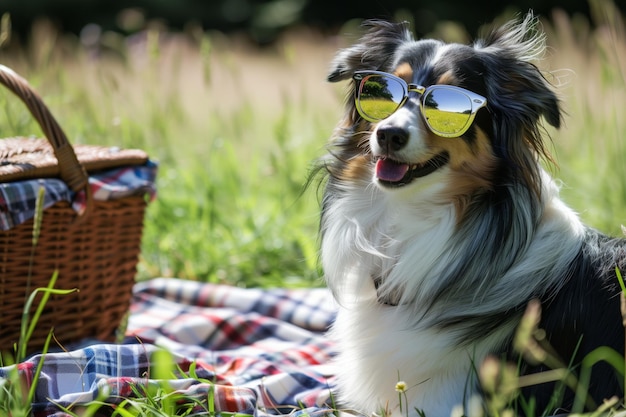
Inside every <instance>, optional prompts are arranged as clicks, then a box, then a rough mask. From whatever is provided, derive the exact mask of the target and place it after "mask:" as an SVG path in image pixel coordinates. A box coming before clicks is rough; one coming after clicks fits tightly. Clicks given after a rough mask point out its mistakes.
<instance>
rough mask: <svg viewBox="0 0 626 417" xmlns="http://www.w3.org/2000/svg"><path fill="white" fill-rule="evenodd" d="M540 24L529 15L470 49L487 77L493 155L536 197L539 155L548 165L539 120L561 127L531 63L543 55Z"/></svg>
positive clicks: (552, 98)
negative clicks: (501, 159)
mask: <svg viewBox="0 0 626 417" xmlns="http://www.w3.org/2000/svg"><path fill="white" fill-rule="evenodd" d="M538 24H539V23H538V20H537V19H536V18H535V17H534V16H533V15H532V13H529V14H527V15H526V16H525V17H524V19H522V20H521V21H519V22H515V21H514V22H510V23H508V24H506V25H504V26H502V27H500V28H498V29H495V30H494V31H492V32H491V33H490V34H488V35H487V36H486V37H485V38H484V39H483V40H482V41H478V42H477V43H476V44H475V45H474V47H475V48H476V50H477V51H479V52H480V53H481V56H482V58H483V60H484V64H485V68H486V72H485V74H484V77H485V87H486V89H487V106H488V108H489V112H490V114H491V118H492V123H493V130H494V131H493V134H494V138H493V142H494V151H495V153H496V155H497V156H499V157H501V158H503V159H506V160H508V161H509V163H510V164H509V165H510V166H511V168H512V169H513V170H515V171H516V174H515V175H516V176H517V177H518V178H521V179H522V180H523V182H524V183H525V184H526V186H527V187H528V189H531V190H534V191H535V193H540V189H541V181H540V176H541V174H540V171H539V168H538V165H537V163H536V158H537V156H539V157H541V158H543V159H545V160H547V161H552V158H551V156H550V153H549V152H548V150H547V148H546V146H545V144H544V140H543V133H545V132H544V131H543V129H542V128H541V124H540V119H541V117H542V116H543V117H544V118H545V120H546V121H547V122H548V123H549V124H550V125H552V126H554V127H556V128H558V127H560V125H561V109H560V105H559V99H558V98H557V96H556V94H555V93H554V91H553V88H552V86H551V85H550V83H549V82H548V81H547V80H546V78H545V77H544V75H543V74H542V73H541V71H540V70H539V69H538V68H537V66H536V65H535V64H534V63H533V62H534V61H535V60H537V59H539V58H541V56H542V54H543V53H544V51H545V35H544V34H543V32H541V31H539V30H538V27H537V26H538Z"/></svg>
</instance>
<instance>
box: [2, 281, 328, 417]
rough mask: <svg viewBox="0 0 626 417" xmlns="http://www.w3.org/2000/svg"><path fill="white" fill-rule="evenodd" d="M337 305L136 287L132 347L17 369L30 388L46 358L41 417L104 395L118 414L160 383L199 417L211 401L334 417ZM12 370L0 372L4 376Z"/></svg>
mask: <svg viewBox="0 0 626 417" xmlns="http://www.w3.org/2000/svg"><path fill="white" fill-rule="evenodd" d="M331 300H332V297H330V294H329V293H328V291H327V290H325V289H301V290H285V289H272V290H261V289H241V288H236V287H230V286H222V285H213V284H201V283H197V282H191V281H183V280H175V279H155V280H151V281H148V282H145V283H139V284H136V286H135V290H134V297H133V303H132V306H131V314H130V316H129V321H128V329H127V332H126V343H125V344H122V345H105V344H93V345H90V346H87V347H84V348H82V349H77V350H74V351H70V352H65V353H53V354H48V355H46V356H45V358H42V357H41V356H34V357H32V358H31V359H30V360H27V361H25V362H23V363H21V364H18V369H19V371H20V372H21V373H22V374H23V375H24V377H25V378H26V380H27V381H32V378H33V373H34V371H35V369H36V367H37V364H38V363H39V362H40V361H42V360H44V363H43V370H42V373H41V379H40V382H39V385H38V387H37V393H36V397H35V403H34V405H33V407H34V415H35V416H44V415H55V416H66V415H67V414H65V413H64V412H62V411H60V409H59V407H58V405H61V406H63V407H69V408H72V409H76V407H78V406H80V405H81V404H85V403H87V402H89V401H93V400H95V399H96V398H98V395H102V393H105V395H104V396H105V398H106V400H105V401H106V402H107V403H109V404H112V405H113V406H115V404H119V403H120V402H121V401H123V399H124V398H129V397H133V396H136V395H137V392H138V387H140V388H141V390H146V389H149V387H150V386H153V387H159V386H162V385H160V384H163V382H166V383H167V384H168V386H169V387H171V388H172V389H175V390H177V391H178V392H180V393H183V394H185V395H186V396H187V397H189V398H196V399H198V401H199V403H198V405H197V406H196V408H197V409H196V410H195V411H196V412H197V414H196V415H207V414H205V413H206V412H207V411H206V410H207V408H206V407H207V401H212V402H213V404H214V409H215V411H216V412H217V413H218V414H219V413H221V414H222V415H228V414H229V413H237V414H248V415H255V416H258V417H264V416H268V415H277V414H279V415H280V414H294V415H299V414H302V415H315V414H327V413H331V411H330V408H329V406H328V403H329V402H331V401H330V400H331V398H332V397H331V394H330V391H331V388H332V385H333V377H332V370H331V369H330V366H329V365H328V363H329V360H330V359H331V357H332V356H333V354H334V350H333V344H332V343H331V342H330V341H328V340H327V339H326V337H325V335H324V332H325V330H326V329H327V328H328V326H329V325H330V324H331V322H332V320H333V318H334V314H335V306H334V305H333V304H332V301H331ZM163 352H169V354H167V355H166V356H165V358H166V359H165V360H166V361H167V362H174V363H175V364H176V367H177V371H176V375H173V376H171V377H165V378H164V377H163V372H162V370H161V371H160V370H159V360H158V359H157V358H159V357H161V358H162V357H163ZM169 355H171V356H169ZM161 360H162V359H161ZM11 369H14V368H11V367H6V368H0V377H2V376H3V375H6V373H7V372H9V371H10V370H11ZM192 376H193V377H192ZM209 398H210V399H211V400H209ZM192 415H193V414H192Z"/></svg>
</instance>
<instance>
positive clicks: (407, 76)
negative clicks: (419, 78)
mask: <svg viewBox="0 0 626 417" xmlns="http://www.w3.org/2000/svg"><path fill="white" fill-rule="evenodd" d="M393 75H395V76H396V77H399V78H402V79H403V80H404V81H405V82H406V83H407V84H410V83H412V82H413V68H412V67H411V65H410V64H408V63H406V62H404V63H402V64H400V65H399V66H398V68H396V70H395V71H394V72H393Z"/></svg>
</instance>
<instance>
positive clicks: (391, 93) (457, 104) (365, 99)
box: [354, 71, 487, 137]
mask: <svg viewBox="0 0 626 417" xmlns="http://www.w3.org/2000/svg"><path fill="white" fill-rule="evenodd" d="M354 79H355V81H356V82H357V83H358V86H357V90H356V107H357V110H358V112H359V114H360V115H361V116H362V117H363V118H364V119H365V120H367V121H370V122H378V121H380V120H383V119H386V118H387V117H389V116H391V115H392V114H393V113H394V112H395V111H397V110H398V109H399V108H400V107H402V105H404V103H405V102H406V100H407V98H408V94H409V92H416V93H418V94H420V95H421V97H420V112H421V113H422V116H423V118H424V121H425V122H426V125H427V126H428V127H429V128H430V130H432V131H433V133H435V134H437V135H439V136H443V137H457V136H461V135H462V134H463V133H465V132H466V131H467V129H469V127H470V126H471V124H472V121H473V120H474V116H475V114H476V112H477V111H478V109H480V108H481V107H484V106H485V105H486V104H487V100H486V99H485V98H484V97H481V96H479V95H478V94H474V93H472V92H471V91H467V90H465V89H463V88H460V87H455V86H451V85H432V86H430V87H428V88H424V87H422V86H418V85H415V84H407V83H406V82H404V80H403V79H401V78H398V77H396V76H395V75H392V74H387V73H384V72H379V71H362V72H357V73H356V74H355V75H354Z"/></svg>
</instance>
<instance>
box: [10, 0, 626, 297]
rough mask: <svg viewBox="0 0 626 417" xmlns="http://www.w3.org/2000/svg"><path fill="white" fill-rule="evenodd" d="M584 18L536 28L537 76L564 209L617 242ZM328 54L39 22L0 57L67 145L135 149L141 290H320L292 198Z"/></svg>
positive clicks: (330, 119)
mask: <svg viewBox="0 0 626 417" xmlns="http://www.w3.org/2000/svg"><path fill="white" fill-rule="evenodd" d="M603 7H605V9H606V8H609V7H610V5H609V6H603ZM596 9H597V10H595V16H596V17H595V19H596V23H598V24H599V28H598V29H591V28H590V25H589V23H588V22H585V21H583V20H582V19H581V18H579V17H576V18H574V19H570V18H569V17H566V16H564V15H563V14H561V13H558V12H557V13H555V15H554V24H548V23H545V24H544V29H545V30H546V31H547V32H548V43H549V50H548V53H547V55H546V59H545V60H544V61H543V62H541V63H540V67H541V68H542V69H543V70H545V71H546V74H547V76H548V77H549V79H550V80H551V81H552V82H553V83H554V84H557V85H558V92H559V94H560V96H561V97H562V103H563V107H564V109H565V110H566V112H567V114H568V115H567V116H566V119H565V126H564V128H563V129H561V130H560V131H552V130H551V131H550V133H551V136H552V139H553V142H554V153H555V156H556V158H557V160H558V161H559V168H557V169H556V170H554V174H555V176H557V177H558V178H560V179H562V180H563V184H564V186H563V196H564V199H565V200H566V202H567V203H568V204H570V205H572V206H573V207H574V208H575V209H576V210H577V211H578V212H580V213H581V216H582V217H583V219H584V220H585V221H586V222H588V223H590V224H591V225H593V226H596V227H597V228H599V229H601V230H603V231H607V232H609V233H613V234H617V233H619V226H620V224H622V223H626V181H624V178H626V164H624V155H626V145H625V144H624V140H623V137H624V136H625V133H626V119H624V118H623V117H622V115H623V113H624V109H625V108H626V91H625V81H624V74H626V71H624V68H626V52H625V51H626V45H625V44H624V43H625V41H624V39H625V38H626V36H624V32H623V26H622V25H621V22H617V23H616V22H615V21H614V20H615V19H613V18H611V16H612V15H611V13H610V10H609V11H608V12H606V11H604V12H603V10H605V9H602V8H601V7H599V8H596ZM606 10H608V9H606ZM610 19H613V20H610ZM444 37H445V34H444ZM20 46H23V48H20ZM340 46H345V45H344V43H343V42H341V43H338V42H337V41H336V40H335V39H332V38H323V37H321V35H319V34H317V33H314V32H311V31H300V32H293V33H290V34H288V35H286V36H284V37H283V38H282V39H281V40H279V41H278V42H277V44H276V45H273V46H271V47H266V48H264V49H258V48H254V47H251V46H250V45H248V44H246V42H244V41H242V40H240V39H237V38H236V37H231V38H227V37H225V36H223V35H221V34H218V33H212V32H206V33H205V32H203V31H202V30H200V29H199V28H191V29H190V30H189V31H188V33H185V34H178V35H176V34H172V33H159V32H149V33H143V34H139V35H135V36H134V37H131V38H121V37H119V36H116V35H113V34H104V35H103V37H102V39H100V44H99V47H98V48H95V47H93V46H91V47H86V46H84V45H81V43H80V40H79V39H76V38H72V37H70V36H67V35H60V34H58V33H56V32H54V30H53V29H52V28H51V26H50V25H49V24H47V23H46V22H45V21H43V22H41V23H40V24H39V25H38V26H36V27H35V28H34V30H33V33H32V36H31V40H30V42H29V43H28V44H27V45H19V44H18V42H17V41H15V40H13V41H12V42H10V43H9V44H8V45H5V46H4V48H3V49H0V59H1V60H2V62H3V63H4V64H6V65H8V66H10V67H13V68H14V69H16V70H17V71H18V72H19V73H21V74H22V75H24V76H25V77H26V78H27V79H29V80H30V82H31V83H32V84H33V85H34V86H35V88H37V89H38V90H39V91H40V93H41V94H42V95H43V97H44V98H45V101H46V102H47V104H48V105H49V106H50V108H51V110H52V111H53V113H54V114H55V115H56V117H57V118H58V119H59V121H60V123H61V125H62V126H63V127H64V129H65V130H66V133H68V135H69V137H70V140H72V141H73V142H74V143H94V144H110V145H115V146H124V147H138V148H142V149H145V150H147V151H148V153H149V154H150V155H151V156H152V157H153V158H154V159H156V160H158V161H159V163H160V172H159V178H158V188H159V195H158V198H157V201H156V202H155V203H153V204H151V206H150V207H149V209H148V212H147V216H146V227H145V232H144V240H143V247H142V248H143V252H142V253H143V256H142V261H141V262H140V265H139V269H140V274H139V277H140V278H142V279H143V278H149V277H154V276H174V277H181V278H189V279H197V280H203V281H211V282H225V283H231V284H237V285H245V286H259V285H260V286H294V285H295V286H301V285H304V286H309V285H321V280H320V279H319V276H320V274H321V273H320V271H319V270H318V267H317V243H318V242H317V224H318V211H319V204H318V200H317V195H316V191H315V187H311V189H309V190H308V191H307V192H306V193H304V194H301V192H302V186H303V184H304V183H305V180H306V177H307V174H308V171H309V167H310V163H311V162H312V161H313V160H314V159H315V158H317V157H319V156H320V155H322V154H323V152H324V146H325V143H326V141H327V139H328V138H329V136H330V135H331V132H332V130H333V128H334V126H335V124H336V122H337V121H338V120H339V118H340V117H341V112H342V104H343V100H344V92H345V86H344V85H340V86H337V85H331V84H327V83H325V76H326V71H327V68H328V63H329V62H330V60H331V59H332V57H333V55H334V53H335V51H336V50H337V48H338V47H340ZM0 106H1V107H2V109H3V111H1V112H0V137H8V136H14V135H31V134H36V135H39V134H40V133H39V129H38V127H37V126H36V125H35V123H34V121H32V120H31V118H30V116H29V115H28V114H27V113H26V111H25V110H24V109H23V108H22V107H21V106H20V104H19V103H15V102H14V100H13V99H12V98H11V97H10V96H9V95H8V94H5V93H0Z"/></svg>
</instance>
